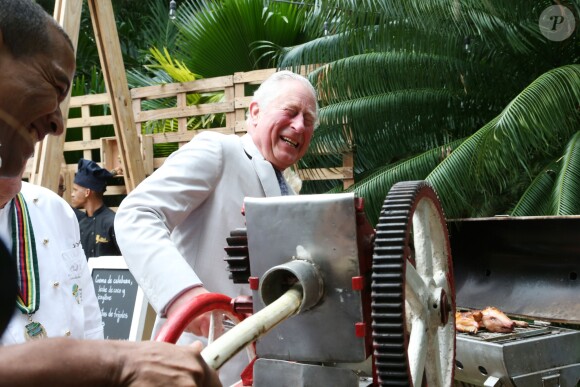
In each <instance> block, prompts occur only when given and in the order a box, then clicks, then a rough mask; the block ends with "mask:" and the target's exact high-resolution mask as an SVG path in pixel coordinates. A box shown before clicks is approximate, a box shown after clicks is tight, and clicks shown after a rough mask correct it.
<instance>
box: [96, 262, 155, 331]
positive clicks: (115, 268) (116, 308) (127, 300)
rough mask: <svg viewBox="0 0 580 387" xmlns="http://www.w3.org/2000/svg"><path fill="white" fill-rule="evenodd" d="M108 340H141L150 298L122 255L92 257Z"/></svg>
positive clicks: (98, 298)
mask: <svg viewBox="0 0 580 387" xmlns="http://www.w3.org/2000/svg"><path fill="white" fill-rule="evenodd" d="M88 263H89V268H90V269H91V274H92V277H93V284H94V285H95V293H96V294H97V300H98V301H99V307H100V309H101V314H102V318H103V325H104V327H103V328H104V332H105V339H120V340H133V341H137V340H141V337H142V335H143V326H144V323H145V314H146V311H147V301H146V299H145V297H144V295H143V291H142V290H141V288H140V287H139V285H138V284H137V281H135V277H133V275H132V274H131V272H130V271H129V269H128V268H127V264H126V263H125V259H124V258H123V257H120V256H118V257H117V256H107V257H98V258H90V259H89V262H88Z"/></svg>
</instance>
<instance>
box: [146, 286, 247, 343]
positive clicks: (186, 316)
mask: <svg viewBox="0 0 580 387" xmlns="http://www.w3.org/2000/svg"><path fill="white" fill-rule="evenodd" d="M213 310H223V311H225V312H227V313H228V314H230V315H232V316H234V317H236V318H238V319H239V320H240V321H241V320H243V319H244V317H245V316H244V315H243V314H239V313H236V312H235V311H234V307H233V305H232V299H231V298H230V297H228V296H226V295H224V294H218V293H206V294H200V295H199V296H197V297H195V298H194V299H193V300H192V302H191V303H189V304H185V305H183V306H182V307H181V308H180V309H179V310H177V311H176V312H175V315H174V316H172V318H171V319H168V320H167V321H166V322H165V324H163V326H162V327H161V330H160V331H159V334H158V335H157V337H156V338H155V341H165V342H167V343H173V344H175V343H176V342H177V340H178V339H179V337H180V336H181V334H182V333H183V331H184V330H185V328H186V327H187V326H188V325H189V323H190V322H192V321H193V319H195V318H196V317H197V316H199V315H201V314H203V313H206V312H210V311H213ZM236 322H237V321H236Z"/></svg>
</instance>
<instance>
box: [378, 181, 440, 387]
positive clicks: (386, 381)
mask: <svg viewBox="0 0 580 387" xmlns="http://www.w3.org/2000/svg"><path fill="white" fill-rule="evenodd" d="M424 188H428V189H429V191H431V192H432V189H431V188H430V187H429V185H428V184H427V183H426V182H424V181H411V182H401V183H397V184H395V185H394V186H393V187H392V188H391V190H390V191H389V194H388V195H387V197H386V199H385V201H384V203H383V207H382V209H381V213H380V216H379V221H378V224H377V226H376V236H375V249H374V254H373V274H372V285H371V292H372V293H371V298H372V303H371V317H372V321H373V322H372V330H373V346H374V358H375V366H376V370H377V376H378V379H379V385H380V386H411V385H412V381H411V376H410V372H409V361H408V358H407V344H408V343H407V335H408V332H407V328H406V321H405V319H406V316H405V289H404V286H405V268H406V264H407V260H406V258H405V250H406V249H407V248H408V246H409V242H410V241H409V238H410V237H409V229H410V226H411V221H412V215H413V211H414V205H415V203H416V202H417V201H418V199H419V198H420V197H421V196H422V192H423V189H424Z"/></svg>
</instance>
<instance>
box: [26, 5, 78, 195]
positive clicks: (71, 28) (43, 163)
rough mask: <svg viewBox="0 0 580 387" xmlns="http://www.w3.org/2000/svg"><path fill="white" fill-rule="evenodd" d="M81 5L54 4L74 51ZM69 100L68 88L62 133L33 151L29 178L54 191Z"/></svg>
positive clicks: (55, 11)
mask: <svg viewBox="0 0 580 387" xmlns="http://www.w3.org/2000/svg"><path fill="white" fill-rule="evenodd" d="M82 6H83V2H82V0H57V1H56V2H55V5H54V18H55V20H56V21H57V22H58V24H60V26H61V27H62V28H63V30H64V31H65V32H66V33H67V34H68V36H69V37H70V39H71V42H72V43H73V48H74V50H75V53H76V48H77V45H78V37H79V30H80V25H81V11H82ZM69 101H70V90H69V93H68V95H67V97H66V98H65V99H64V101H62V103H61V104H60V110H61V112H62V117H63V125H64V133H63V135H62V136H47V137H46V138H45V140H44V144H42V145H40V144H38V145H37V147H36V152H34V162H33V166H34V169H33V170H32V173H31V174H32V176H31V180H32V181H33V182H34V184H38V185H42V186H43V187H46V188H48V189H50V190H52V191H54V192H57V191H58V178H59V173H60V169H59V167H58V164H60V160H61V159H62V152H63V148H64V142H65V137H66V128H67V117H68V109H69ZM57 160H58V161H57ZM55 163H58V164H55Z"/></svg>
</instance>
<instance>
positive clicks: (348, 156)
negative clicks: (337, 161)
mask: <svg viewBox="0 0 580 387" xmlns="http://www.w3.org/2000/svg"><path fill="white" fill-rule="evenodd" d="M342 167H343V171H348V173H345V176H344V179H343V180H342V186H343V188H344V189H346V188H348V187H350V186H351V185H353V184H354V153H353V152H348V153H345V154H343V155H342Z"/></svg>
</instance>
